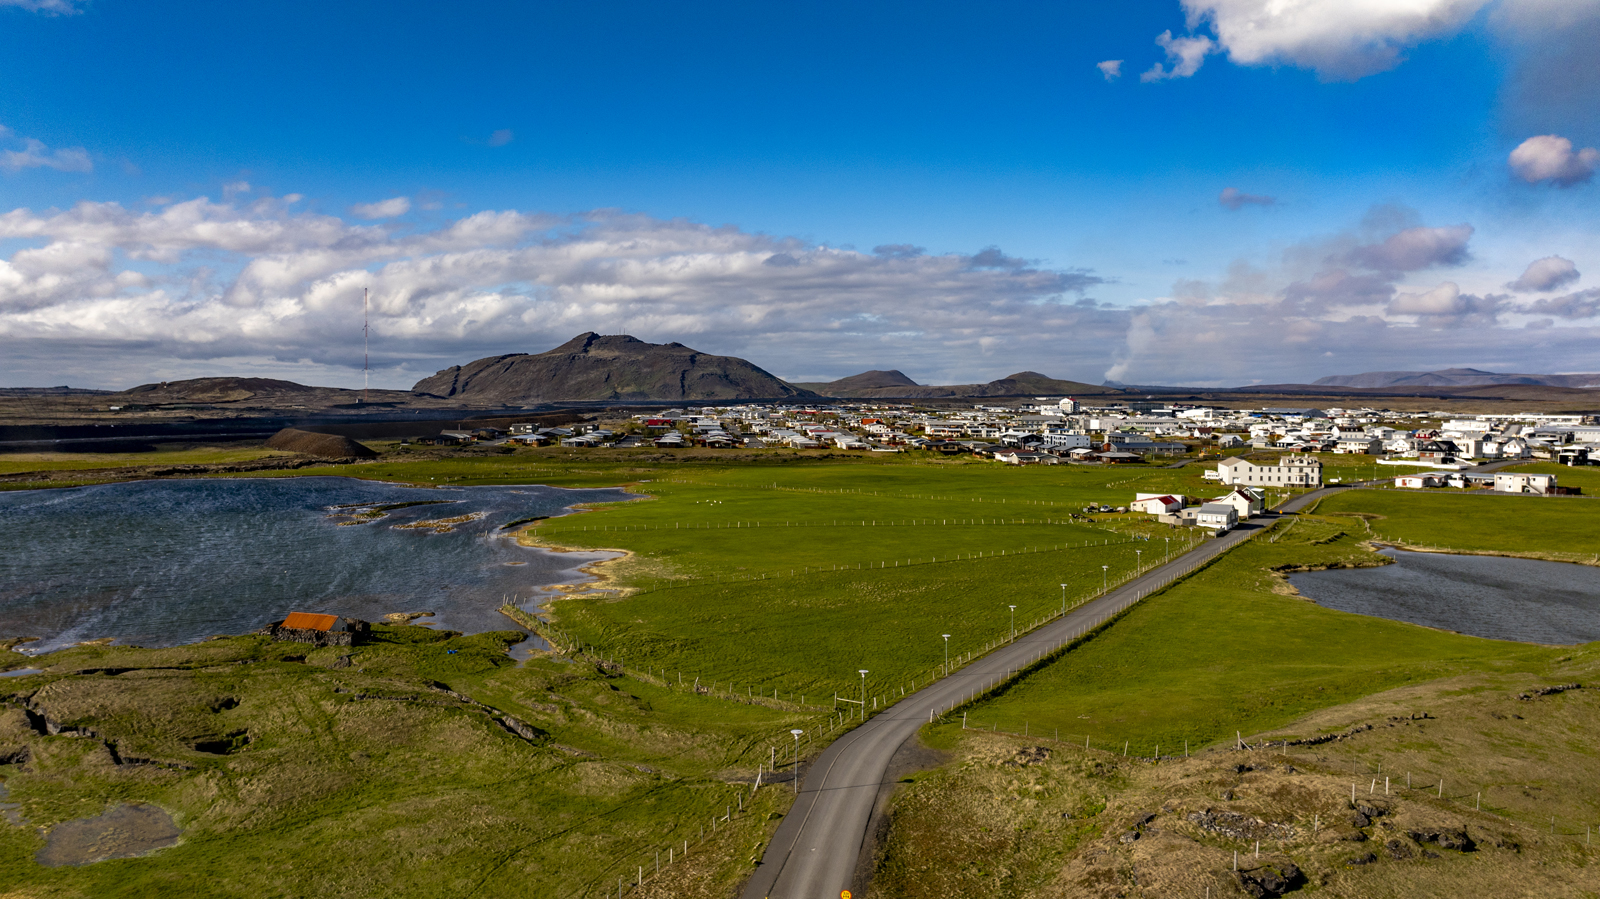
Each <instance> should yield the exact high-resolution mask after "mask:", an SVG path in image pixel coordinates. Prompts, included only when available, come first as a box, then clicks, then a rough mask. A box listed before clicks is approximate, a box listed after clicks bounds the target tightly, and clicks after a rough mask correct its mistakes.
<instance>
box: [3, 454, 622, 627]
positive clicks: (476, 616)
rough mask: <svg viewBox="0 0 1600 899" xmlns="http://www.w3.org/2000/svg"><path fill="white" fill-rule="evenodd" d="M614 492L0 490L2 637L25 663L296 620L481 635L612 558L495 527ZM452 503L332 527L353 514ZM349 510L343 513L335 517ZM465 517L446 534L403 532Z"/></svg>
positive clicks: (221, 487)
mask: <svg viewBox="0 0 1600 899" xmlns="http://www.w3.org/2000/svg"><path fill="white" fill-rule="evenodd" d="M627 497H628V494H626V493H624V492H623V491H621V490H614V489H607V490H564V489H560V488H556V487H540V486H519V487H459V488H424V487H406V486H401V485H395V484H384V483H378V482H373V481H360V480H354V479H350V478H283V479H249V478H239V479H225V478H217V479H197V480H171V481H142V482H135V483H127V484H106V485H101V486H96V487H80V488H73V489H67V490H39V491H19V492H12V493H0V637H20V636H30V637H39V638H41V639H40V640H39V642H36V643H28V644H25V645H24V647H23V648H24V649H25V650H26V651H28V652H40V651H49V650H51V649H56V648H59V647H62V646H67V645H71V644H73V643H76V642H79V641H84V640H94V639H100V638H104V637H111V638H115V640H116V641H117V642H119V643H132V644H138V645H142V646H166V645H173V644H178V643H187V642H192V641H195V640H201V639H204V638H206V637H208V636H211V635H213V634H238V633H245V632H248V631H252V630H255V629H257V628H260V627H262V626H264V625H266V624H268V623H270V622H272V621H277V620H281V619H282V618H283V616H284V615H285V614H286V613H288V612H290V611H296V610H298V611H314V612H331V613H334V614H339V615H350V616H354V617H356V618H362V619H366V620H368V621H376V620H380V619H381V618H382V616H383V615H384V614H386V613H389V612H412V611H422V610H430V611H433V612H435V613H437V614H436V615H435V616H434V617H432V618H422V619H419V620H418V622H417V623H419V624H421V623H428V624H432V625H435V626H437V627H440V628H448V629H451V630H459V631H465V632H468V633H476V632H481V631H486V630H509V629H513V628H514V627H515V625H514V624H513V623H512V622H511V620H510V619H508V618H506V617H505V616H503V615H501V614H500V613H499V612H498V611H497V610H498V608H499V607H500V605H501V598H502V597H503V596H504V597H510V596H513V595H515V596H519V597H520V598H521V599H522V602H521V603H520V604H522V605H524V606H525V607H529V608H531V607H532V603H531V602H529V599H530V597H531V598H534V600H535V601H536V600H537V598H538V597H540V596H542V595H543V593H542V591H541V588H542V587H544V586H547V585H550V584H556V583H574V582H577V581H582V580H584V579H586V578H585V576H584V575H583V574H581V573H580V572H578V570H577V569H578V568H579V567H580V566H582V565H585V564H588V563H589V562H591V561H595V560H597V559H604V558H609V557H610V556H611V555H612V554H610V553H560V554H558V553H552V552H548V551H545V550H538V549H533V548H530V547H524V546H519V545H518V544H517V543H516V541H515V540H514V539H513V538H512V537H511V536H510V532H507V531H501V530H500V527H501V526H503V525H505V524H508V523H510V522H513V521H516V520H518V519H522V518H529V517H533V516H539V515H543V516H554V515H560V514H563V512H564V511H565V510H566V509H567V508H568V507H569V506H572V505H573V504H576V503H584V502H606V501H615V500H619V499H624V498H627ZM438 500H444V501H446V504H442V505H419V506H411V507H408V508H404V509H395V510H392V511H390V512H387V513H386V516H387V517H384V518H382V519H380V520H376V521H366V522H365V523H360V524H347V525H341V524H340V523H339V522H340V521H351V520H353V519H352V517H351V516H350V514H349V513H352V512H359V511H361V510H360V508H352V507H353V506H355V505H356V504H365V505H366V506H368V507H370V506H371V505H376V504H387V503H405V502H433V501H438ZM338 507H345V508H338ZM463 516H472V520H468V521H465V522H462V523H459V524H456V525H454V526H453V527H452V529H451V530H449V531H448V532H445V533H435V532H434V530H432V529H430V528H405V527H396V526H397V525H407V524H414V523H417V522H421V521H438V520H440V519H449V518H458V517H463Z"/></svg>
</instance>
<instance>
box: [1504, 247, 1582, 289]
mask: <svg viewBox="0 0 1600 899" xmlns="http://www.w3.org/2000/svg"><path fill="white" fill-rule="evenodd" d="M1579 277H1581V276H1580V275H1579V273H1578V266H1577V265H1575V264H1574V263H1573V261H1572V260H1571V259H1562V258H1561V257H1560V256H1546V257H1544V258H1543V259H1535V260H1533V261H1532V262H1530V263H1528V267H1527V268H1526V269H1524V270H1523V272H1522V277H1520V278H1518V279H1517V280H1515V281H1512V282H1511V283H1509V284H1507V285H1506V288H1507V289H1508V290H1515V291H1517V292H1518V293H1532V292H1538V293H1544V292H1546V291H1551V290H1560V289H1561V288H1563V287H1566V286H1567V285H1568V284H1572V283H1575V282H1576V281H1577V280H1578V278H1579Z"/></svg>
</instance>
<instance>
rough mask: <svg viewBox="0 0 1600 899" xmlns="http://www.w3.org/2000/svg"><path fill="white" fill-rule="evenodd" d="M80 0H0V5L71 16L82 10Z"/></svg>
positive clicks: (46, 13)
mask: <svg viewBox="0 0 1600 899" xmlns="http://www.w3.org/2000/svg"><path fill="white" fill-rule="evenodd" d="M79 3H80V0H0V6H15V7H20V8H22V9H25V10H27V11H28V12H38V13H44V14H45V15H47V16H73V15H77V14H78V13H80V12H83V10H81V9H79V8H78V7H79Z"/></svg>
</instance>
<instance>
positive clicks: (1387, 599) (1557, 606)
mask: <svg viewBox="0 0 1600 899" xmlns="http://www.w3.org/2000/svg"><path fill="white" fill-rule="evenodd" d="M1383 554H1384V555H1385V556H1388V557H1389V558H1391V559H1393V560H1394V564H1393V565H1385V566H1382V567H1378V568H1336V569H1331V570H1328V571H1306V572H1301V573H1299V574H1294V575H1290V577H1289V581H1290V583H1292V584H1294V586H1295V588H1296V589H1298V590H1299V591H1300V593H1301V594H1302V595H1303V596H1305V597H1306V598H1307V599H1311V600H1314V601H1316V602H1317V603H1318V604H1319V605H1323V606H1327V607H1328V608H1331V609H1339V610H1342V611H1345V612H1356V613H1358V614H1361V615H1373V616H1376V617H1379V618H1390V619H1395V620H1399V621H1409V622H1411V623H1413V624H1421V625H1426V626H1428V627H1436V628H1441V629H1444V630H1451V631H1456V632H1459V633H1463V634H1471V635H1473V636H1477V637H1489V638H1492V639H1496V640H1518V641H1522V642H1526V643H1549V644H1568V643H1586V642H1589V641H1593V640H1600V568H1592V567H1589V566H1586V565H1573V564H1570V563H1565V562H1542V561H1538V560H1534V559H1512V558H1504V557H1500V556H1472V555H1452V554H1447V553H1418V552H1403V551H1400V550H1394V549H1386V550H1383Z"/></svg>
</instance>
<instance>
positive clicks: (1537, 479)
mask: <svg viewBox="0 0 1600 899" xmlns="http://www.w3.org/2000/svg"><path fill="white" fill-rule="evenodd" d="M1555 486H1556V476H1555V475H1553V474H1528V473H1526V472H1520V471H1497V472H1495V473H1494V489H1495V490H1498V491H1499V492H1501V493H1539V494H1544V493H1554V492H1555Z"/></svg>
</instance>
